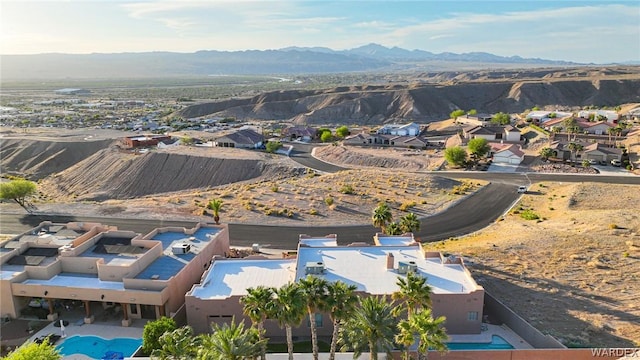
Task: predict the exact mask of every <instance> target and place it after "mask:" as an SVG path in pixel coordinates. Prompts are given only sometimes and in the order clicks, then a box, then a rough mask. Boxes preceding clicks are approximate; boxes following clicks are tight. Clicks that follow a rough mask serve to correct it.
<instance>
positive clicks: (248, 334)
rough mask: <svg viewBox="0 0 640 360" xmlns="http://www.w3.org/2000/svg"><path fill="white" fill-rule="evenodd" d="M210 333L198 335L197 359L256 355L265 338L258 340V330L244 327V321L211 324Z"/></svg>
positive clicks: (239, 359) (227, 359)
mask: <svg viewBox="0 0 640 360" xmlns="http://www.w3.org/2000/svg"><path fill="white" fill-rule="evenodd" d="M211 329H212V331H213V333H212V334H202V335H200V336H199V339H200V343H201V346H200V348H199V349H198V356H197V359H198V360H243V359H246V358H254V357H256V356H258V355H259V354H260V353H261V352H262V349H263V348H264V347H265V346H266V344H267V340H260V335H259V333H258V330H257V329H255V328H249V329H245V328H244V323H242V322H239V323H237V324H236V322H235V319H232V320H231V324H227V323H225V324H223V325H222V326H220V325H218V324H212V326H211Z"/></svg>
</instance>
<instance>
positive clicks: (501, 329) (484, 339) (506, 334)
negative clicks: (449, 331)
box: [449, 324, 533, 350]
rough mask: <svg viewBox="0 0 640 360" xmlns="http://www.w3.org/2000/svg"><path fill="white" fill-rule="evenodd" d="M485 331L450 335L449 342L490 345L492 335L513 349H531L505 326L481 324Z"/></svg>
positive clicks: (531, 347)
mask: <svg viewBox="0 0 640 360" xmlns="http://www.w3.org/2000/svg"><path fill="white" fill-rule="evenodd" d="M484 326H486V330H482V332H481V333H480V334H473V335H451V336H450V339H449V342H452V343H490V342H491V337H492V336H493V335H498V336H500V337H501V338H503V339H505V340H506V341H507V342H508V343H509V344H511V346H513V347H514V348H515V349H518V350H520V349H533V346H531V345H529V343H527V342H526V341H524V339H523V338H521V337H520V336H519V335H518V334H516V333H515V332H514V331H513V330H511V329H509V327H507V326H506V325H492V324H483V327H484Z"/></svg>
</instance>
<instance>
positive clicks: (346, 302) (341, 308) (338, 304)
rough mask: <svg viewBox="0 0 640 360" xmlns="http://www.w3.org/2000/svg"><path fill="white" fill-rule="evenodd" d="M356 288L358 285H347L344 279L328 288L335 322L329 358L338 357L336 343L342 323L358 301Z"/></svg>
mask: <svg viewBox="0 0 640 360" xmlns="http://www.w3.org/2000/svg"><path fill="white" fill-rule="evenodd" d="M356 289H358V287H357V286H355V285H347V284H345V283H344V282H342V281H336V282H333V283H330V284H329V286H328V288H327V290H328V296H327V310H328V311H329V316H330V317H331V321H332V322H333V334H332V335H331V351H330V353H329V360H334V359H335V357H336V345H337V343H338V332H339V330H340V325H341V324H342V322H343V321H344V320H346V319H348V318H349V317H350V316H351V313H352V312H353V310H354V309H355V306H356V304H357V302H358V296H357V295H356V294H355V291H356Z"/></svg>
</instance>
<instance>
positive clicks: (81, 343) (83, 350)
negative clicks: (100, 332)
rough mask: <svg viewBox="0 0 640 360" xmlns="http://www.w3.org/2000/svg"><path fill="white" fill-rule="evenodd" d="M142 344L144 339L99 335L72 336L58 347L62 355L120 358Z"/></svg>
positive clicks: (127, 355) (134, 350) (128, 354)
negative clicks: (109, 337) (111, 337)
mask: <svg viewBox="0 0 640 360" xmlns="http://www.w3.org/2000/svg"><path fill="white" fill-rule="evenodd" d="M140 346H142V339H133V338H115V339H111V340H106V339H103V338H101V337H97V336H78V335H76V336H72V337H70V338H68V339H65V340H64V342H63V343H62V344H60V345H58V346H56V348H57V349H58V350H60V354H61V355H62V356H66V355H71V354H84V355H86V356H88V357H90V358H92V359H118V358H120V359H121V358H122V357H119V356H118V355H122V356H124V357H129V356H131V355H133V353H134V352H136V350H137V349H138V348H139V347H140Z"/></svg>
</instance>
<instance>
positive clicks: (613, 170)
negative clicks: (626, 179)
mask: <svg viewBox="0 0 640 360" xmlns="http://www.w3.org/2000/svg"><path fill="white" fill-rule="evenodd" d="M591 167H593V168H594V169H598V171H599V172H600V174H601V175H616V176H637V175H634V174H633V173H632V172H631V171H629V170H627V169H625V168H623V167H620V166H610V165H591Z"/></svg>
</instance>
